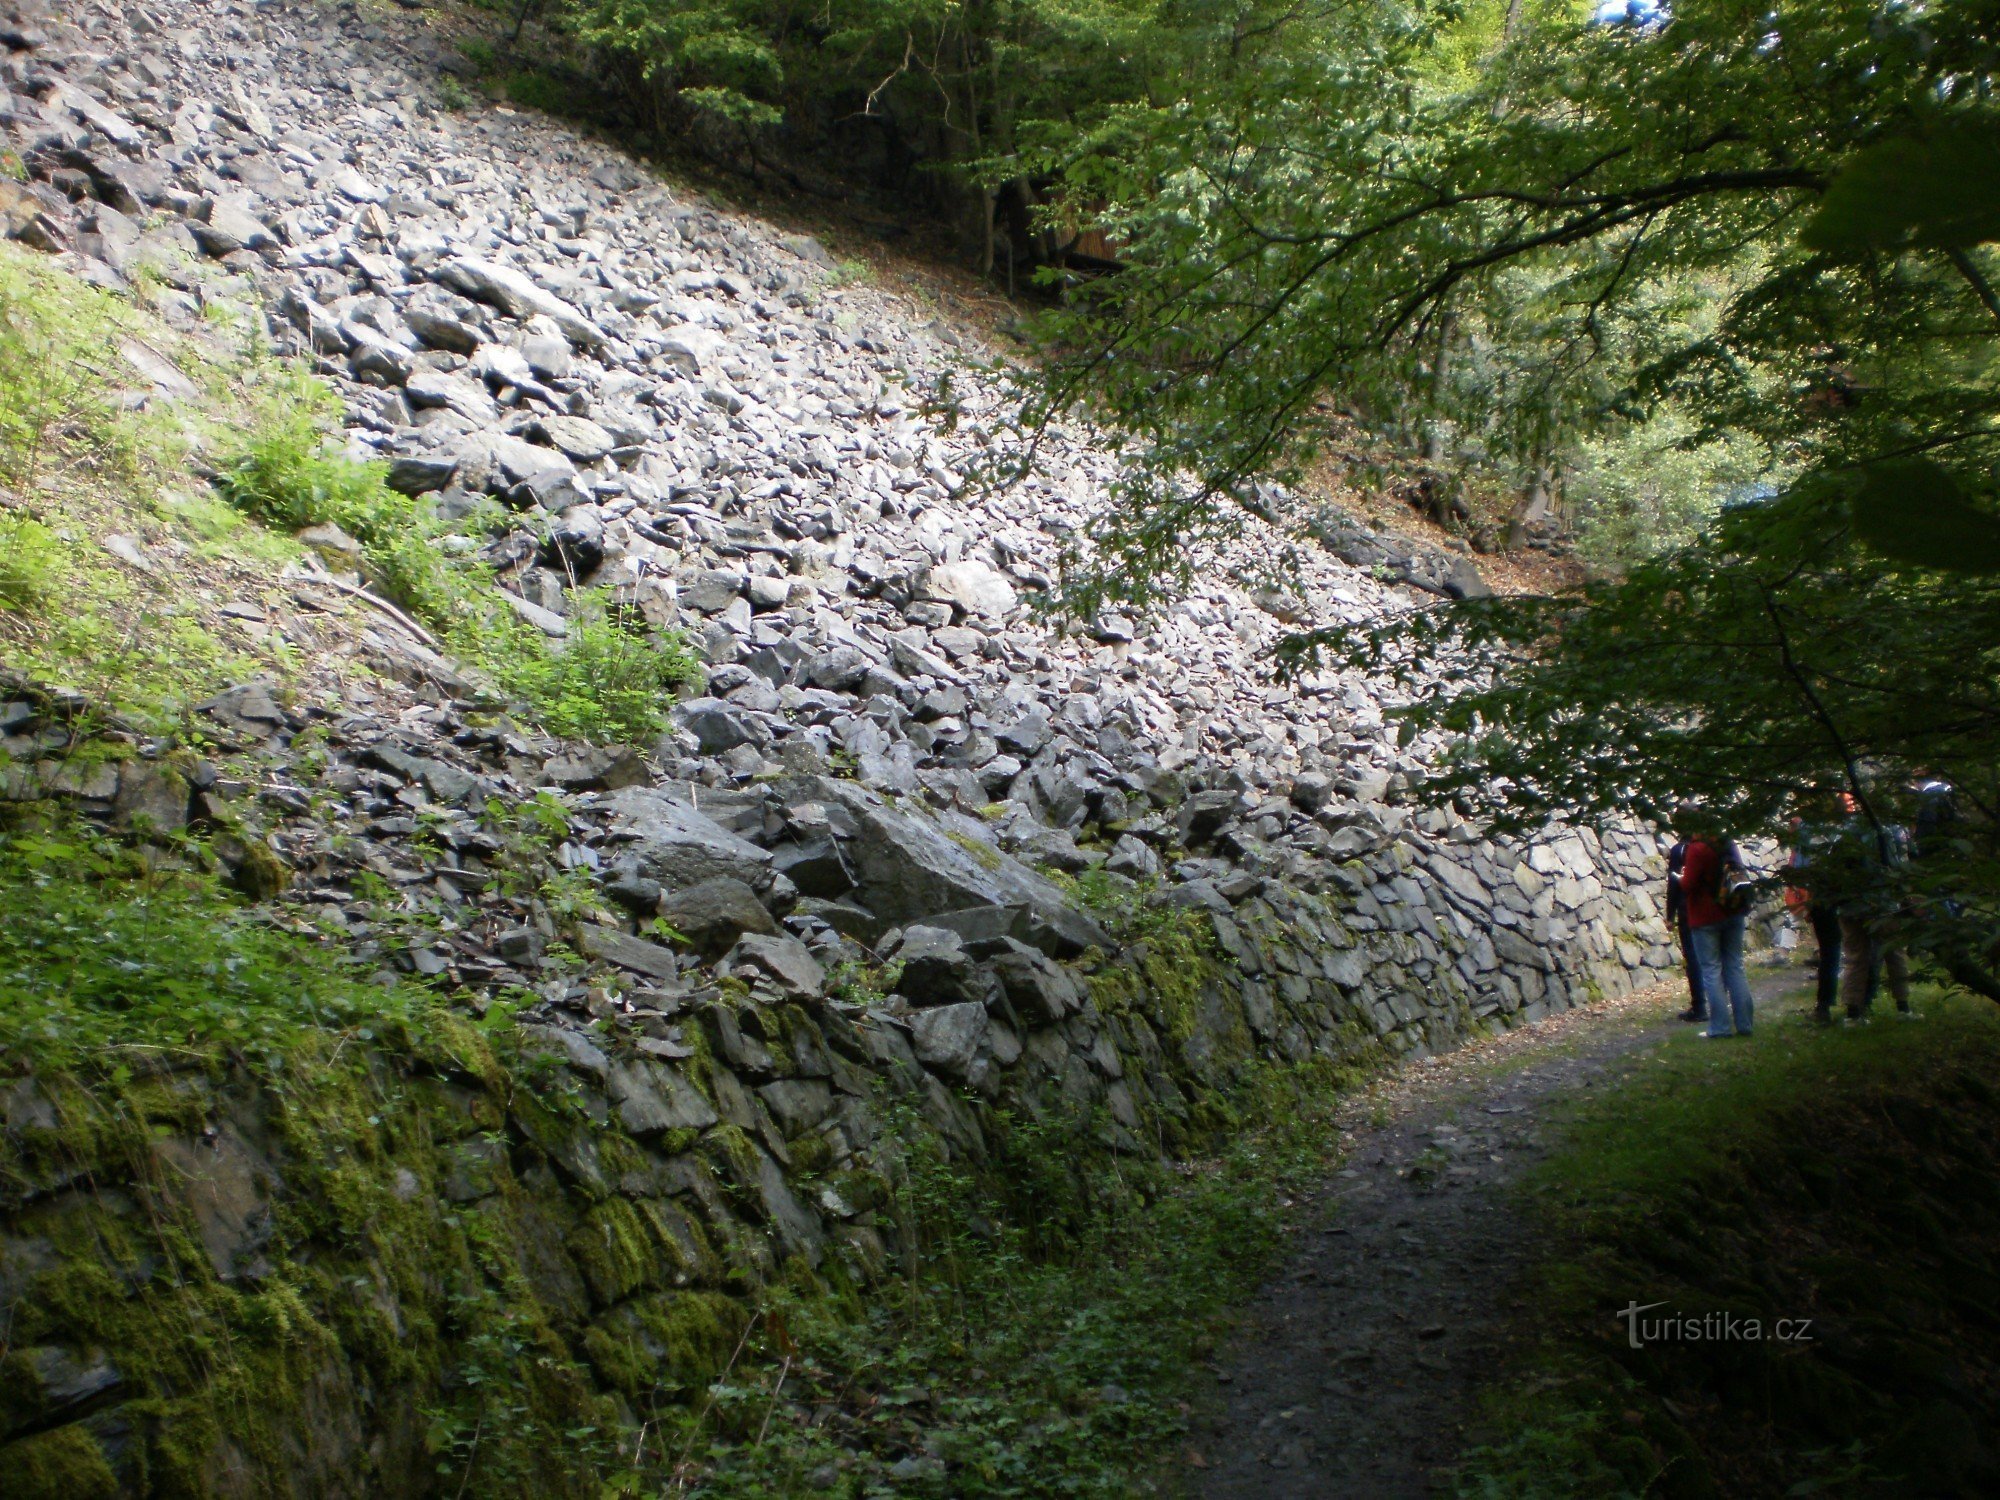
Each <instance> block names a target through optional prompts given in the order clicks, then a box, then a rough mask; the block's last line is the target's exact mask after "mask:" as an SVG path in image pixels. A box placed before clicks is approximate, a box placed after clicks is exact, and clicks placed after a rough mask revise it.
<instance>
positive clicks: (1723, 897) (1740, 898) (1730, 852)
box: [1715, 839, 1757, 917]
mask: <svg viewBox="0 0 2000 1500" xmlns="http://www.w3.org/2000/svg"><path fill="white" fill-rule="evenodd" d="M1756 899H1757V877H1756V876H1754V875H1752V874H1751V873H1750V871H1749V869H1748V868H1747V867H1745V865H1744V863H1743V856H1742V854H1741V853H1739V852H1738V850H1737V848H1736V842H1735V840H1733V839H1732V840H1730V841H1729V842H1728V843H1726V844H1724V845H1723V846H1722V848H1721V850H1720V853H1719V857H1718V858H1717V860H1716V869H1715V904H1716V905H1717V906H1719V907H1721V908H1722V909H1723V910H1724V911H1726V912H1728V913H1729V914H1730V915H1731V916H1732V917H1733V916H1735V915H1736V914H1737V913H1738V912H1745V911H1748V910H1750V903H1751V902H1753V901H1754V900H1756Z"/></svg>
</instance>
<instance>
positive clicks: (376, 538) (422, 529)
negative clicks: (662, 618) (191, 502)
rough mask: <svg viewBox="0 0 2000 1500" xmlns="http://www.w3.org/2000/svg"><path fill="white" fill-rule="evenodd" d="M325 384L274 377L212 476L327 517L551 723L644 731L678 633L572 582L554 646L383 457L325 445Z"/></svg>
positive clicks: (571, 728) (273, 504)
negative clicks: (463, 552)
mask: <svg viewBox="0 0 2000 1500" xmlns="http://www.w3.org/2000/svg"><path fill="white" fill-rule="evenodd" d="M331 416H332V401H331V398H330V396H329V394H328V392H327V391H326V389H325V388H324V387H323V386H321V385H319V384H318V383H317V382H316V381H313V380H312V379H310V378H309V377H305V376H302V375H287V376H284V377H281V378H280V379H279V380H277V381H276V382H274V383H273V385H272V386H271V388H270V389H269V391H268V392H267V393H266V395H265V397H264V399H263V400H262V402H261V403H260V406H259V409H258V412H257V415H256V418H255V420H254V421H253V422H252V424H251V427H250V430H249V432H248V434H247V435H246V436H245V437H244V438H242V439H241V441H240V442H239V443H238V445H237V446H236V448H235V451H234V452H233V454H231V455H230V456H229V457H228V459H227V460H226V461H225V463H224V464H223V467H222V472H221V474H220V475H219V477H218V478H217V480H216V484H217V487H218V488H219V489H220V490H221V491H222V493H223V495H224V496H225V497H226V498H227V499H228V500H229V501H230V503H231V504H233V505H235V506H236V507H237V508H238V509H239V510H242V511H243V512H245V513H246V514H248V515H251V516H254V517H256V518H257V519H259V520H261V521H264V522H266V523H268V524H271V525H275V526H282V527H285V528H287V529H289V530H297V529H300V528H302V527H306V526H315V525H320V524H322V523H326V522H331V523H332V524H334V525H336V526H338V527H340V528H341V529H342V530H343V531H345V532H347V533H348V534H350V535H351V536H353V537H354V539H355V540H356V541H358V542H360V543H361V546H362V551H363V556H364V559H365V564H366V567H367V571H368V573H369V576H370V578H371V579H372V580H373V582H374V584H375V586H376V587H377V588H379V589H380V590H381V591H382V592H383V593H384V594H386V595H387V596H388V597H390V598H392V599H394V600H395V601H396V602H397V603H398V604H401V605H403V606H404V607H406V608H407V609H409V610H410V611H411V612H412V613H413V614H415V615H416V616H417V617H418V618H420V619H422V620H423V621H425V622H426V623H427V624H429V625H430V626H432V627H433V628H434V629H435V630H437V632H438V633H439V634H440V635H441V636H442V637H443V638H444V640H445V643H446V644H447V645H448V646H449V647H450V648H451V650H452V651H453V652H454V653H455V654H456V655H458V656H459V657H460V658H461V659H462V660H464V661H465V662H466V663H468V664H469V665H471V666H474V667H476V668H479V669H480V670H482V671H484V672H485V673H487V674H488V675H489V676H490V677H491V678H492V680H493V682H494V684H495V685H496V686H497V687H498V688H499V689H500V690H501V691H502V692H503V693H505V694H507V695H508V696H509V697H511V698H513V699H515V700H516V701H518V702H519V703H521V704H522V705H523V706H524V707H525V708H526V709H527V710H528V713H529V715H530V716H531V717H532V718H533V719H534V720H535V721H536V722H538V723H540V724H541V725H543V726H544V727H545V728H547V729H548V730H549V731H550V732H551V733H553V734H558V735H563V736H568V737H578V738H584V739H591V740H620V741H627V742H639V741H643V740H647V739H650V738H652V737H653V736H654V735H656V734H658V733H659V731H660V727H661V723H662V718H661V711H660V710H661V700H662V698H663V697H664V696H666V695H669V694H671V693H672V691H673V690H674V689H675V688H676V687H678V686H679V685H680V684H681V683H683V682H687V681H690V680H692V679H693V678H694V676H695V675H696V668H695V665H694V662H693V659H692V658H691V657H690V656H689V655H688V653H687V650H686V648H685V646H684V645H683V644H682V642H681V640H680V638H679V637H678V636H675V635H671V634H662V635H656V636H652V637H648V636H646V635H642V634H639V633H637V632H635V631H633V630H630V629H627V628H626V627H625V626H624V625H623V624H621V623H620V622H619V620H618V619H617V618H616V617H615V616H614V614H613V612H612V611H611V609H610V608H609V605H608V603H607V601H606V600H605V598H604V597H603V595H602V594H599V593H593V592H589V591H584V592H581V593H579V594H578V595H577V602H578V605H579V608H578V610H577V612H576V618H575V620H574V621H573V622H572V625H571V630H570V634H569V636H568V638H567V639H566V640H565V641H563V642H562V643H561V644H560V645H551V644H550V642H549V641H548V640H547V639H546V638H545V637H544V636H543V635H542V634H541V632H540V631H538V630H536V629H534V628H533V627H531V626H528V625H525V624H523V623H522V622H521V621H519V620H517V619H516V618H515V617H514V616H513V614H512V613H511V612H510V611H509V610H508V609H507V608H506V607H505V606H504V604H503V603H502V601H501V600H500V598H499V597H498V594H497V591H496V589H495V588H494V586H493V583H492V580H491V578H490V577H489V576H488V575H486V574H485V572H484V570H483V569H481V568H480V567H479V566H478V565H477V564H475V563H470V562H460V561H455V560H453V559H452V558H450V557H447V556H446V555H445V554H444V553H443V552H442V551H440V550H439V548H438V546H437V541H438V539H439V538H440V537H441V536H443V535H444V534H446V531H447V530H448V528H446V527H444V526H442V525H440V524H439V523H438V522H437V521H436V520H435V519H434V518H433V517H432V516H431V514H430V511H429V508H428V507H427V506H424V505H422V504H421V503H419V502H418V501H416V500H412V499H411V498H409V497H408V496H406V495H400V494H398V493H397V492H396V491H394V490H392V489H390V488H389V487H388V485H387V484H385V483H384V482H383V472H384V471H383V466H382V465H380V464H375V463H357V462H355V461H354V460H352V459H350V458H347V457H345V456H344V455H341V454H337V453H330V452H328V451H326V449H325V447H324V446H323V443H324V438H323V434H324V432H325V431H326V428H327V426H328V424H329V421H330V418H331Z"/></svg>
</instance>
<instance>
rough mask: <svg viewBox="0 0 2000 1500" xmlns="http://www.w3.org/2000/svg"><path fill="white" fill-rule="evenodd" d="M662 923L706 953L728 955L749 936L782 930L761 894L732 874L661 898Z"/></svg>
mask: <svg viewBox="0 0 2000 1500" xmlns="http://www.w3.org/2000/svg"><path fill="white" fill-rule="evenodd" d="M660 917H661V920H663V921H664V922H666V924H667V925H668V926H669V927H671V928H673V929H674V931H676V932H678V933H679V934H680V935H681V936H682V937H684V938H686V939H687V940H688V941H689V942H690V943H692V944H693V945H694V946H695V947H696V948H698V949H700V950H701V951H702V952H704V953H707V954H710V955H714V954H717V953H724V952H727V951H728V949H729V948H730V946H731V945H732V944H733V943H735V942H736V940H737V939H738V938H740V937H742V936H743V935H744V934H745V933H751V934H757V935H769V934H772V933H775V932H776V931H777V930H778V924H777V923H776V922H774V921H772V920H771V914H770V912H768V911H767V910H765V908H764V903H763V902H761V901H759V900H758V899H757V893H756V892H755V891H753V890H751V889H750V887H749V886H747V885H745V884H744V883H743V882H742V881H741V880H739V879H737V878H736V877H735V876H732V875H718V876H716V877H715V878H714V879H712V880H704V881H700V882H699V883H697V884H695V885H691V886H688V887H687V888H686V889H684V890H677V891H668V892H667V893H666V894H665V895H664V896H663V897H661V898H660Z"/></svg>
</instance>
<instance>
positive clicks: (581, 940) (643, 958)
mask: <svg viewBox="0 0 2000 1500" xmlns="http://www.w3.org/2000/svg"><path fill="white" fill-rule="evenodd" d="M577 945H578V946H579V947H581V948H582V949H583V951H584V953H585V954H587V955H588V956H589V957H591V958H601V959H603V960H604V961H605V962H606V963H608V964H616V965H617V966H618V967H619V968H621V969H630V970H631V971H632V972H633V973H635V974H644V975H646V976H647V977H649V978H652V979H674V978H677V977H678V976H679V974H680V962H679V960H677V959H676V958H675V957H674V955H673V950H672V949H670V948H662V947H661V946H660V945H659V944H658V943H649V942H647V941H646V940H645V939H644V938H636V937H633V936H632V935H631V934H630V933H625V932H620V931H618V930H617V929H616V928H615V927H586V928H584V929H583V931H582V932H581V933H579V934H578V935H577Z"/></svg>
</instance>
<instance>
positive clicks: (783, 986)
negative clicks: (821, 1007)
mask: <svg viewBox="0 0 2000 1500" xmlns="http://www.w3.org/2000/svg"><path fill="white" fill-rule="evenodd" d="M717 972H718V973H721V974H747V975H754V976H757V977H759V978H762V979H764V980H765V981H767V982H768V983H770V984H771V985H773V986H774V987H775V988H776V989H778V990H779V991H780V992H781V993H782V994H784V995H785V996H786V997H787V998H789V999H793V1000H817V999H818V998H819V997H820V996H821V995H822V994H824V993H825V992H826V970H825V969H823V968H822V967H820V962H819V960H818V959H816V958H814V957H813V956H812V953H811V952H810V951H809V950H808V949H807V947H806V945H805V944H804V943H802V942H800V941H799V940H798V939H797V938H792V937H785V936H783V935H782V934H779V935H777V936H757V935H754V934H753V935H751V936H748V937H743V938H739V939H738V940H737V943H736V946H735V947H734V948H731V949H730V950H729V952H728V954H727V955H726V956H725V957H724V958H723V960H722V963H721V965H720V966H719V967H718V969H717Z"/></svg>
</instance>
